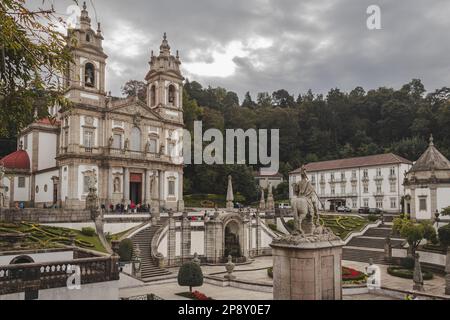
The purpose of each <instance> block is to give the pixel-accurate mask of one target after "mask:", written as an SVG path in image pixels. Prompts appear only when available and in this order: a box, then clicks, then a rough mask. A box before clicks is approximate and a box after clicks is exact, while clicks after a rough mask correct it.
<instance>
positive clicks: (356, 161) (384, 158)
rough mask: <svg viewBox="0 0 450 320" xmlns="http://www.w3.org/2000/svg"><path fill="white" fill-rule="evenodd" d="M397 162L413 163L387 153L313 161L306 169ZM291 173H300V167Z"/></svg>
mask: <svg viewBox="0 0 450 320" xmlns="http://www.w3.org/2000/svg"><path fill="white" fill-rule="evenodd" d="M397 163H406V164H412V162H411V161H409V160H407V159H405V158H403V157H400V156H398V155H396V154H393V153H386V154H376V155H373V156H365V157H356V158H347V159H338V160H328V161H320V162H311V163H308V164H306V165H305V169H306V171H307V172H310V171H323V170H335V169H344V168H358V167H369V166H378V165H385V164H397ZM291 173H300V168H298V169H296V170H294V171H291Z"/></svg>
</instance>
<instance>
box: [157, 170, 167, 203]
mask: <svg viewBox="0 0 450 320" xmlns="http://www.w3.org/2000/svg"><path fill="white" fill-rule="evenodd" d="M158 182H159V185H158V186H159V206H160V207H162V206H165V203H166V201H165V198H164V171H162V170H158Z"/></svg>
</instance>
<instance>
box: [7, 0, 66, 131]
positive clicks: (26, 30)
mask: <svg viewBox="0 0 450 320" xmlns="http://www.w3.org/2000/svg"><path fill="white" fill-rule="evenodd" d="M44 2H45V1H44ZM56 22H61V23H63V21H62V20H61V19H58V18H57V17H56V16H55V15H54V11H53V10H51V9H50V10H38V11H31V10H29V9H28V8H27V7H26V6H25V1H24V0H2V1H1V2H0V124H1V125H0V137H8V138H14V137H15V135H16V134H17V133H18V132H19V131H20V130H21V129H23V128H24V127H25V126H27V125H28V124H30V123H31V122H33V121H34V120H36V119H37V118H44V117H48V116H49V112H48V107H49V106H54V105H58V106H59V107H60V108H63V109H65V108H67V107H68V102H67V100H66V99H65V98H64V92H63V89H64V88H63V82H64V72H65V70H66V68H67V66H68V63H69V62H71V61H72V57H71V54H70V50H69V46H68V45H67V44H70V43H68V42H67V40H68V41H69V42H71V41H72V39H66V38H65V36H64V35H62V34H60V33H59V32H57V31H56V25H55V23H56Z"/></svg>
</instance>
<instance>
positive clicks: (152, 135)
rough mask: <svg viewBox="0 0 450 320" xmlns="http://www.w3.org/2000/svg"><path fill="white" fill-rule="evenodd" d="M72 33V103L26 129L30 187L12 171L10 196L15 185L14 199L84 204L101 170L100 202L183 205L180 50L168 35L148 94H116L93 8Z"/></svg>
mask: <svg viewBox="0 0 450 320" xmlns="http://www.w3.org/2000/svg"><path fill="white" fill-rule="evenodd" d="M69 38H70V41H68V44H69V47H70V49H71V51H72V54H73V58H74V63H73V64H71V66H70V68H68V71H67V74H66V77H65V79H66V81H65V86H66V88H67V89H66V93H65V97H66V98H67V99H68V100H70V102H71V106H70V108H69V109H68V110H67V111H66V110H63V109H60V110H57V108H51V110H50V113H51V115H52V116H53V117H54V119H55V120H54V121H53V120H49V119H44V120H40V121H37V122H35V123H33V124H31V125H30V126H28V127H27V128H26V129H24V130H23V131H22V132H21V133H20V135H19V138H18V144H19V143H20V144H21V146H23V150H25V151H26V152H27V154H28V157H29V159H30V168H29V170H26V171H24V172H23V174H22V172H20V173H21V175H20V176H23V177H25V186H21V187H18V181H17V180H18V179H19V175H18V174H16V173H14V174H11V175H9V176H8V175H6V176H5V179H4V185H5V186H7V187H8V195H11V190H13V191H14V192H13V194H12V197H10V203H11V205H14V203H16V202H18V201H19V202H24V203H25V207H43V206H53V205H56V206H58V207H63V208H67V209H82V208H84V207H85V198H86V195H87V192H88V190H87V180H88V176H95V177H96V179H97V186H96V187H97V192H98V196H99V199H100V203H101V204H103V205H105V206H107V207H108V206H110V205H113V206H115V205H117V204H124V205H127V204H128V205H129V204H131V203H134V204H135V205H138V204H147V205H150V206H151V207H152V210H153V211H157V212H159V210H160V208H162V207H164V208H173V209H177V210H182V209H183V161H182V158H181V161H180V157H181V145H182V138H183V137H182V129H183V106H182V86H183V83H182V82H183V80H184V78H183V76H182V75H181V72H180V68H179V66H180V64H181V62H180V60H179V57H178V54H177V55H176V56H173V55H171V53H170V46H169V44H168V42H167V39H166V36H165V35H164V39H163V41H162V44H161V46H160V53H159V55H153V52H152V56H151V58H150V62H149V64H150V70H149V72H148V73H147V75H146V77H145V80H146V83H147V86H148V90H147V91H148V96H147V101H141V100H138V98H137V97H129V98H114V97H111V96H110V95H108V94H107V93H106V91H105V65H106V60H107V55H106V54H105V52H104V51H103V47H102V41H103V36H102V33H101V30H100V27H99V28H98V30H97V31H94V30H93V29H92V28H91V25H90V18H89V16H88V12H87V11H86V9H83V10H82V12H81V18H80V23H79V26H78V27H77V28H75V29H69V31H68V36H67V39H68V40H69ZM74 39H76V41H73V40H74ZM175 160H177V161H175ZM13 178H14V179H13ZM21 179H22V178H21ZM9 180H11V181H9ZM13 180H15V181H13Z"/></svg>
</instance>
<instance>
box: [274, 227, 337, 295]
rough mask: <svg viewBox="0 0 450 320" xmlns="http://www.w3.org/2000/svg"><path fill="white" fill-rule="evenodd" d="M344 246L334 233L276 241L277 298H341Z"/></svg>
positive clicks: (288, 237) (291, 237)
mask: <svg viewBox="0 0 450 320" xmlns="http://www.w3.org/2000/svg"><path fill="white" fill-rule="evenodd" d="M343 245H344V243H343V242H342V240H340V239H339V238H338V237H335V236H334V237H333V236H332V235H331V236H330V237H328V235H327V236H325V235H320V236H310V237H307V238H301V237H295V236H287V237H285V238H281V239H277V240H274V241H273V242H272V244H271V245H270V246H271V247H272V254H273V298H274V300H341V299H342V270H341V267H342V266H341V257H342V246H343Z"/></svg>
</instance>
